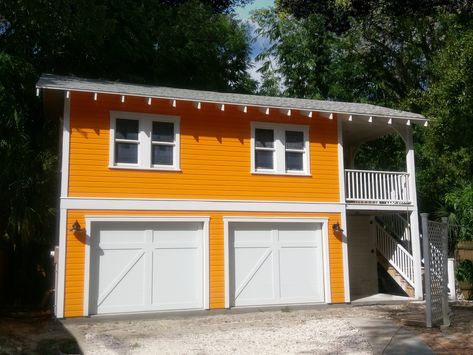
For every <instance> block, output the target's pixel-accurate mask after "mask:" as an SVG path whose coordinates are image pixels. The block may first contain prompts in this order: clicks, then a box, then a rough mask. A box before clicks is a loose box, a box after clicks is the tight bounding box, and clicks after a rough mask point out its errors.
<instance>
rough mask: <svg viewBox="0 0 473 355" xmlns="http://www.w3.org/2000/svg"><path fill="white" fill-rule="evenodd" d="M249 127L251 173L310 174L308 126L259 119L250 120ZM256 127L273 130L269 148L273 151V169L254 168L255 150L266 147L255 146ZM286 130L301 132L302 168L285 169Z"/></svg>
mask: <svg viewBox="0 0 473 355" xmlns="http://www.w3.org/2000/svg"><path fill="white" fill-rule="evenodd" d="M250 127H251V140H250V147H251V170H250V172H251V174H268V175H284V176H285V175H291V176H292V175H296V176H310V139H309V126H308V125H303V124H283V123H270V122H261V121H252V122H251V123H250ZM256 129H266V130H271V131H273V144H274V146H273V148H269V149H270V150H271V151H272V152H273V169H257V168H256V150H258V149H265V150H267V148H258V147H256V141H255V139H256V138H255V136H256ZM286 131H295V132H301V133H302V134H303V141H304V149H302V152H301V151H299V153H302V159H303V160H302V163H303V169H302V170H301V171H297V170H294V171H292V170H287V169H286V166H287V161H286V152H287V149H288V148H287V146H286V136H285V134H286Z"/></svg>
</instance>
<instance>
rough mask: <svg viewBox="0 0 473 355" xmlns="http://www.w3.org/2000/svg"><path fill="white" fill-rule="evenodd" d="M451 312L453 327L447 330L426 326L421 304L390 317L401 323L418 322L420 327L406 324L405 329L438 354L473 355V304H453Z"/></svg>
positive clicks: (394, 313)
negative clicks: (407, 321)
mask: <svg viewBox="0 0 473 355" xmlns="http://www.w3.org/2000/svg"><path fill="white" fill-rule="evenodd" d="M450 310H451V313H450V322H451V325H450V327H448V328H445V329H440V328H439V327H433V328H426V327H425V326H424V324H425V323H424V322H425V308H424V305H421V304H408V305H407V306H406V307H404V308H403V309H401V310H397V311H393V312H390V317H391V318H394V319H395V320H398V321H399V322H400V323H405V320H406V319H407V320H409V321H412V320H415V321H418V323H419V325H418V326H413V325H408V324H407V325H406V324H404V328H406V329H408V330H409V331H410V332H412V333H413V334H416V335H417V336H418V337H419V338H421V339H422V341H424V342H425V343H426V344H427V345H429V346H430V347H431V348H432V350H433V351H434V352H435V353H436V354H473V302H471V301H461V302H460V301H459V302H456V303H452V304H450ZM409 323H411V322H409Z"/></svg>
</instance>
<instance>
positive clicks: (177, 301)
mask: <svg viewBox="0 0 473 355" xmlns="http://www.w3.org/2000/svg"><path fill="white" fill-rule="evenodd" d="M201 260H202V257H201V253H200V249H196V248H189V249H157V250H155V251H154V255H153V264H154V265H153V301H152V302H153V304H154V305H155V306H158V307H163V308H168V307H171V306H178V305H180V306H183V305H187V306H190V305H193V306H194V307H202V306H203V305H202V302H201V300H202V297H201V295H202V272H201V270H200V269H199V268H196V265H200V264H201Z"/></svg>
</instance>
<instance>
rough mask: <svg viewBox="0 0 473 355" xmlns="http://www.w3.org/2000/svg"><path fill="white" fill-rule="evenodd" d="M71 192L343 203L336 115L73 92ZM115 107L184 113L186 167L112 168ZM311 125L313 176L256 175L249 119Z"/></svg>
mask: <svg viewBox="0 0 473 355" xmlns="http://www.w3.org/2000/svg"><path fill="white" fill-rule="evenodd" d="M70 100H71V109H70V127H71V135H70V152H69V157H70V162H69V196H71V197H123V198H133V197H136V198H178V199H196V198H198V199H225V200H265V201H312V202H338V201H339V194H340V192H339V181H338V147H337V120H336V119H333V120H329V119H326V118H319V117H317V115H314V117H313V118H311V119H309V118H307V117H305V116H302V115H300V114H299V113H298V112H297V111H295V112H294V114H293V116H291V117H288V116H285V115H283V114H281V113H280V112H279V111H278V110H271V111H270V115H269V116H266V115H264V114H262V113H261V112H259V111H258V110H256V109H254V108H249V111H248V113H246V114H245V113H243V112H241V111H239V110H238V109H237V108H236V107H234V106H231V105H229V106H226V107H225V111H223V112H222V111H220V110H218V109H217V108H216V107H215V105H211V104H203V105H202V109H201V110H197V109H196V108H195V107H194V106H193V105H192V104H191V103H189V102H181V101H178V105H177V107H176V108H172V107H171V106H170V105H169V102H168V101H167V100H153V104H152V105H151V106H149V105H147V104H146V100H145V99H144V98H140V97H127V98H126V100H125V102H124V103H121V102H120V98H119V96H116V95H115V96H114V95H105V94H104V95H100V97H99V99H98V101H94V100H93V95H90V94H89V93H78V92H72V93H71V98H70ZM110 111H129V112H143V113H154V114H164V115H175V116H180V120H181V124H180V126H181V132H180V133H181V145H180V158H181V164H180V165H181V171H180V172H162V171H155V170H153V171H149V170H133V169H127V170H125V169H113V168H109V167H108V166H109V138H110V136H109V128H110V127H109V126H110ZM252 121H264V122H275V123H288V124H303V125H308V126H309V129H310V153H311V156H310V165H311V175H312V176H310V177H301V176H271V175H252V174H251V173H250V168H251V166H250V160H251V149H250V136H251V132H250V122H252Z"/></svg>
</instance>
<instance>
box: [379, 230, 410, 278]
mask: <svg viewBox="0 0 473 355" xmlns="http://www.w3.org/2000/svg"><path fill="white" fill-rule="evenodd" d="M376 244H377V249H378V251H379V252H380V253H381V254H382V255H383V256H384V257H385V258H386V260H388V261H389V264H391V266H393V267H394V268H395V269H396V271H397V272H398V273H399V274H401V276H402V277H403V278H404V280H406V281H407V282H408V283H409V284H410V285H411V286H412V287H414V257H413V256H412V255H411V254H410V253H409V252H408V251H407V250H406V249H405V248H404V247H403V246H402V245H401V244H399V243H398V242H397V241H396V240H395V239H394V238H393V237H391V236H390V235H389V233H388V232H386V231H385V230H384V228H383V227H382V226H381V225H379V224H378V223H376Z"/></svg>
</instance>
